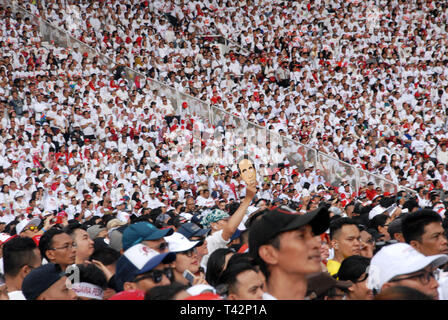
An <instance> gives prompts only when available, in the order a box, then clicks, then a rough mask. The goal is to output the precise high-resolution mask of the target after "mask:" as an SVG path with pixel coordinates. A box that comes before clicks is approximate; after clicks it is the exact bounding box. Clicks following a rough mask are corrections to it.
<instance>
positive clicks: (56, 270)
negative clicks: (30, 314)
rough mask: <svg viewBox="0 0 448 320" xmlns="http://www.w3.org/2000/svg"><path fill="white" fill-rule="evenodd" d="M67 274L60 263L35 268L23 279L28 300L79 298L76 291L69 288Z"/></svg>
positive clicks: (24, 292) (24, 293) (23, 287)
mask: <svg viewBox="0 0 448 320" xmlns="http://www.w3.org/2000/svg"><path fill="white" fill-rule="evenodd" d="M66 281H67V276H66V275H65V273H64V272H63V271H62V269H61V266H60V265H59V264H53V263H48V264H46V265H43V266H41V267H38V268H36V269H33V270H32V271H31V272H30V273H29V274H28V275H27V276H26V278H25V279H24V280H23V284H22V292H23V295H24V296H25V298H26V300H77V296H76V293H75V292H74V291H73V290H72V289H69V288H67V284H66Z"/></svg>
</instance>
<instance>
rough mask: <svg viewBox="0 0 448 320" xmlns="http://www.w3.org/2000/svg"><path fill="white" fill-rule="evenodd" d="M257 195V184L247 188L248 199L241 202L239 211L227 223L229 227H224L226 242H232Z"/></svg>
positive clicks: (223, 232)
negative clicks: (231, 239)
mask: <svg viewBox="0 0 448 320" xmlns="http://www.w3.org/2000/svg"><path fill="white" fill-rule="evenodd" d="M256 194H257V187H256V183H254V184H252V185H248V186H247V187H246V197H245V198H244V199H243V201H242V202H241V204H240V206H239V207H238V209H237V210H236V211H235V213H234V214H233V215H232V216H231V217H230V219H229V221H228V222H227V225H226V226H225V227H224V229H223V231H222V238H223V239H224V240H226V241H227V240H230V238H231V237H232V235H233V234H234V233H235V231H236V229H237V228H238V226H239V225H240V223H241V221H242V220H243V218H244V215H245V214H246V211H247V208H249V206H250V203H251V202H252V199H253V198H254V197H255V195H256Z"/></svg>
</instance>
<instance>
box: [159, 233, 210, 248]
mask: <svg viewBox="0 0 448 320" xmlns="http://www.w3.org/2000/svg"><path fill="white" fill-rule="evenodd" d="M165 240H166V242H168V248H169V250H170V251H171V252H183V251H188V250H190V249H191V248H194V247H196V246H197V245H198V244H199V243H201V242H202V241H190V240H188V238H187V237H185V236H184V235H183V234H181V233H179V232H174V233H173V234H172V235H170V236H168V237H165Z"/></svg>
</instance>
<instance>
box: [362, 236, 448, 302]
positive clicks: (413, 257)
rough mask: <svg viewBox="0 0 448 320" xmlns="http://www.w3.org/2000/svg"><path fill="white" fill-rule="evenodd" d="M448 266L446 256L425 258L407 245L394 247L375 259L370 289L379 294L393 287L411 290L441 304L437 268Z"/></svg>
mask: <svg viewBox="0 0 448 320" xmlns="http://www.w3.org/2000/svg"><path fill="white" fill-rule="evenodd" d="M447 262H448V256H447V255H445V254H436V255H430V256H425V255H423V254H421V253H420V252H418V251H417V250H416V249H414V248H413V247H412V246H410V245H409V244H407V243H395V244H391V245H388V246H385V247H383V248H382V249H381V250H380V251H378V252H377V253H376V254H375V255H374V256H373V258H372V260H371V263H370V267H369V272H368V273H369V276H368V278H367V286H368V287H369V288H370V289H372V290H374V291H376V292H380V291H381V290H385V289H387V288H389V287H392V286H405V287H411V288H414V289H417V290H419V291H421V292H422V293H424V294H427V295H429V296H431V297H432V298H434V299H435V300H438V299H439V293H438V290H437V289H438V287H439V284H438V282H437V280H438V271H437V267H439V266H441V265H443V264H445V263H447Z"/></svg>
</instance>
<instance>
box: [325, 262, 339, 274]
mask: <svg viewBox="0 0 448 320" xmlns="http://www.w3.org/2000/svg"><path fill="white" fill-rule="evenodd" d="M340 266H341V263H340V262H337V261H336V260H328V262H327V270H328V272H329V273H330V275H332V276H333V275H335V274H336V273H338V271H339V268H340Z"/></svg>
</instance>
